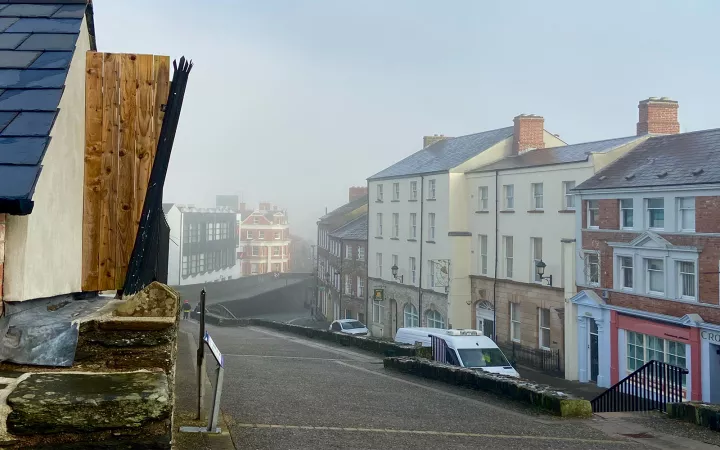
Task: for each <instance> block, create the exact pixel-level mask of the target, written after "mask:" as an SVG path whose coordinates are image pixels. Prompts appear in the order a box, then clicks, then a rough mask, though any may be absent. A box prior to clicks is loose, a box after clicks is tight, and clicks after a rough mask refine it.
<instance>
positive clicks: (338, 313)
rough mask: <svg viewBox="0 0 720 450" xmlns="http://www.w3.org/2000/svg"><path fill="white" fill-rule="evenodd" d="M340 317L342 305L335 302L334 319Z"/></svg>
mask: <svg viewBox="0 0 720 450" xmlns="http://www.w3.org/2000/svg"><path fill="white" fill-rule="evenodd" d="M338 319H340V305H338V303H337V302H335V303H333V320H338Z"/></svg>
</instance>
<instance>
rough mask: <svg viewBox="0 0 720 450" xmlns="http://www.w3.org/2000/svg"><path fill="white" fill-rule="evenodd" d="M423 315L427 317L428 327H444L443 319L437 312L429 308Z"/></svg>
mask: <svg viewBox="0 0 720 450" xmlns="http://www.w3.org/2000/svg"><path fill="white" fill-rule="evenodd" d="M425 316H426V317H427V326H429V327H430V328H445V319H443V316H442V314H440V313H439V312H437V311H435V310H433V309H429V310H428V311H427V313H425Z"/></svg>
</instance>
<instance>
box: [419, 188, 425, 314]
mask: <svg viewBox="0 0 720 450" xmlns="http://www.w3.org/2000/svg"><path fill="white" fill-rule="evenodd" d="M424 204H425V177H424V176H423V175H420V239H418V240H419V241H420V271H419V279H418V318H419V323H418V325H420V326H421V327H422V326H423V321H422V316H423V309H422V281H423V267H424V266H425V261H423V239H424V236H425V234H424V231H423V220H424V219H423V217H424V216H423V205H424Z"/></svg>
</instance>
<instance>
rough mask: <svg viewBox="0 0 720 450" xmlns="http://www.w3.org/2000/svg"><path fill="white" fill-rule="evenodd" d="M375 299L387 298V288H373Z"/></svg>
mask: <svg viewBox="0 0 720 450" xmlns="http://www.w3.org/2000/svg"><path fill="white" fill-rule="evenodd" d="M373 300H378V301H382V300H385V290H384V289H374V290H373Z"/></svg>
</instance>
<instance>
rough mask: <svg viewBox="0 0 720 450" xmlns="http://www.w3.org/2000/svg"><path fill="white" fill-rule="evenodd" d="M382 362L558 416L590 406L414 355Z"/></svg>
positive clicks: (586, 412)
mask: <svg viewBox="0 0 720 450" xmlns="http://www.w3.org/2000/svg"><path fill="white" fill-rule="evenodd" d="M383 365H384V367H385V368H386V369H393V370H398V371H401V372H406V373H411V374H414V375H418V376H422V377H424V378H429V379H432V380H437V381H442V382H444V383H448V384H453V385H456V386H463V387H467V388H471V389H477V390H481V391H486V392H492V393H494V394H497V395H501V396H503V397H506V398H509V399H511V400H514V401H518V402H522V403H526V404H529V405H532V406H535V407H537V408H540V409H543V410H545V411H548V412H550V413H551V414H554V415H557V416H560V417H577V418H585V417H590V416H592V407H591V405H590V402H589V401H587V400H584V399H579V398H575V397H572V396H570V395H567V394H564V393H562V392H559V391H554V390H553V389H551V388H549V387H548V386H543V385H539V384H535V383H532V382H530V381H527V380H523V379H518V378H513V377H508V376H504V375H496V374H491V373H485V372H478V371H475V370H471V369H465V368H462V367H456V366H449V365H446V364H440V363H436V362H434V361H430V360H427V359H422V358H416V357H400V358H385V359H384V360H383Z"/></svg>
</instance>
